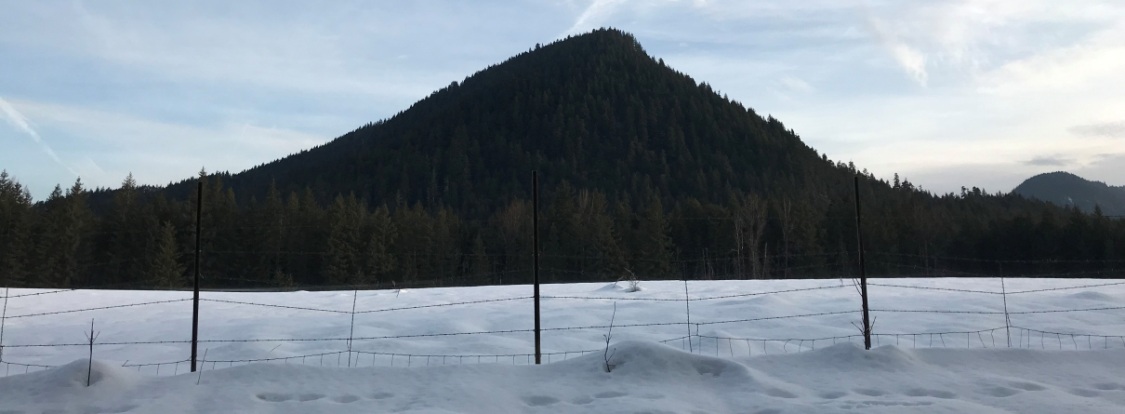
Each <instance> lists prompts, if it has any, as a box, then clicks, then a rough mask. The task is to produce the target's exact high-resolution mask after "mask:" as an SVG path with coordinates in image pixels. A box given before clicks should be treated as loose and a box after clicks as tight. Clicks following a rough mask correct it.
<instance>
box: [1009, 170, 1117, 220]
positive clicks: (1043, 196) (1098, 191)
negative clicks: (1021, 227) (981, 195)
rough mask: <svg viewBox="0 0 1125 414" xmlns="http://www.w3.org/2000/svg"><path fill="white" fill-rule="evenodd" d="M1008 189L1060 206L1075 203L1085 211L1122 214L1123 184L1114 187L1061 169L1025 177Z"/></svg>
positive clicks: (1073, 204)
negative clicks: (1025, 178)
mask: <svg viewBox="0 0 1125 414" xmlns="http://www.w3.org/2000/svg"><path fill="white" fill-rule="evenodd" d="M1012 192H1013V193H1016V194H1019V195H1022V196H1024V197H1028V198H1034V199H1038V200H1043V201H1048V202H1051V203H1054V204H1057V205H1060V206H1067V207H1069V206H1075V207H1078V208H1079V209H1081V210H1082V211H1085V212H1087V213H1092V212H1093V211H1094V207H1095V206H1097V207H1100V208H1101V211H1102V214H1105V215H1108V216H1125V186H1122V187H1114V186H1110V185H1107V184H1106V183H1103V182H1101V181H1090V180H1087V179H1085V178H1082V177H1079V176H1077V175H1074V174H1071V173H1068V172H1064V171H1057V172H1052V173H1045V174H1039V175H1036V176H1034V177H1031V178H1028V179H1027V180H1026V181H1024V182H1023V183H1020V185H1019V186H1017V187H1016V188H1015V189H1014V190H1012Z"/></svg>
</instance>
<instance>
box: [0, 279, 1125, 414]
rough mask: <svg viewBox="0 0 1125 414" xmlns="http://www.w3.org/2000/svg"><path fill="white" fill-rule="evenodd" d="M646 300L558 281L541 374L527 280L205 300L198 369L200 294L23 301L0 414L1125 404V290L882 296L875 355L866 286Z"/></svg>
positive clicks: (719, 289)
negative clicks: (863, 310)
mask: <svg viewBox="0 0 1125 414" xmlns="http://www.w3.org/2000/svg"><path fill="white" fill-rule="evenodd" d="M640 286H641V288H642V290H641V291H639V292H628V291H626V289H624V288H625V287H626V286H625V284H619V285H612V284H610V285H607V284H569V285H546V286H543V288H542V295H543V296H544V299H543V300H542V327H543V329H544V332H543V336H542V344H543V352H544V356H543V362H544V364H545V365H543V366H533V365H529V364H531V363H533V357H532V356H531V353H533V352H534V341H533V335H532V333H531V331H530V330H531V329H532V327H533V317H532V301H531V300H530V296H531V289H530V287H528V286H489V287H477V288H448V289H420V290H403V291H396V290H382V291H359V292H357V293H355V292H341V291H334V292H288V293H232V292H204V293H203V294H202V298H203V301H202V302H201V306H200V320H201V324H200V332H199V335H200V339H201V344H200V350H199V352H200V355H199V356H200V358H201V359H203V361H202V362H201V366H202V368H203V369H202V371H201V373H190V372H188V371H190V368H189V363H188V362H186V361H185V360H186V359H188V357H189V356H190V346H189V345H188V344H187V341H188V340H189V339H190V338H191V307H192V304H191V300H190V299H191V293H190V292H137V291H89V290H80V291H62V292H54V293H50V291H41V290H27V289H11V290H10V292H9V294H8V295H9V299H8V300H7V307H6V310H5V311H4V312H5V315H6V318H5V319H4V333H3V337H2V338H0V341H2V345H4V348H3V354H2V356H0V357H2V360H3V363H0V413H17V412H19V413H33V412H34V413H39V412H75V413H96V412H159V413H161V414H171V413H180V412H208V413H210V412H300V413H307V412H417V413H422V412H429V413H437V412H552V413H554V412H654V413H655V412H676V413H693V412H706V413H711V412H737V413H755V412H760V413H770V412H772V413H780V412H818V413H819V412H852V411H859V410H862V411H864V412H1031V413H1035V412H1040V413H1054V412H1060V411H1062V410H1064V409H1067V410H1072V409H1075V408H1078V409H1081V410H1083V412H1122V411H1123V410H1125V377H1123V376H1122V375H1121V374H1120V367H1121V366H1125V365H1123V363H1125V318H1123V316H1125V284H1122V282H1115V281H1107V280H1079V279H1070V280H1061V279H1053V280H1043V279H1040V280H1028V279H1007V280H1006V285H1005V286H1004V288H1005V290H1006V292H1007V293H1008V294H1007V295H1006V296H1005V295H1000V294H999V292H1001V285H1000V281H999V280H998V279H909V280H907V279H886V280H873V281H872V286H871V287H870V298H871V299H870V301H871V308H872V309H873V312H872V315H873V316H874V318H875V319H874V320H875V322H874V331H875V332H876V333H877V334H879V335H878V336H877V337H876V338H875V344H874V345H875V348H874V349H873V350H871V351H864V350H863V347H862V338H861V337H859V336H858V335H857V334H858V329H857V328H856V327H855V325H858V324H859V323H860V320H861V314H860V312H859V309H860V304H859V303H860V301H859V296H858V294H857V292H856V289H855V287H854V286H852V284H851V282H850V281H839V280H789V281H692V282H688V284H687V292H686V293H687V296H688V297H690V299H691V300H690V301H685V300H684V298H685V285H684V283H683V282H641V284H640ZM907 286H909V287H907ZM919 288H926V289H919ZM770 292H772V293H770ZM1005 299H1006V302H1007V303H1006V306H1007V311H1008V315H1009V317H1010V321H1011V323H1010V325H1011V327H1010V328H1008V327H1006V324H1005V314H1004V310H1005ZM353 301H354V302H353ZM152 302H156V303H152ZM140 303H150V304H146V305H139V306H122V305H131V304H140ZM353 303H354V309H355V312H354V313H353ZM262 305H268V306H262ZM615 306H616V312H615V310H614V308H615ZM689 307H690V323H689V322H688V318H689V312H688V308H689ZM90 308H102V309H97V310H88V311H78V310H82V309H90ZM71 311H77V312H71ZM353 318H354V324H353ZM91 319H93V322H94V331H95V332H96V333H97V340H96V342H95V346H94V351H93V352H94V362H93V372H92V375H91V382H92V385H91V386H90V387H89V388H87V387H86V379H87V375H88V370H87V367H88V362H87V360H86V359H85V358H86V357H87V355H88V354H87V353H88V352H89V349H88V347H87V346H85V345H81V344H82V343H85V342H86V336H85V335H86V334H88V331H89V329H90V323H91ZM611 320H612V321H613V325H614V326H613V330H612V336H611V345H610V347H609V350H608V353H609V355H610V358H609V363H610V364H611V365H613V366H614V369H613V371H612V372H608V373H607V372H605V365H606V362H605V357H604V355H605V352H606V349H605V348H606V344H605V335H606V334H608V333H609V328H608V325H609V324H610V321H611ZM689 331H690V333H691V337H690V339H688V338H685V337H687V336H688V333H689ZM349 338H352V340H351V341H349V340H348V339H349ZM1009 338H1010V342H1011V348H1009ZM137 342H144V343H141V344H137ZM43 345H50V346H43ZM349 349H350V352H349ZM591 351H592V352H591ZM204 357H205V358H204ZM267 359H268V360H269V361H268V362H251V361H253V360H267ZM20 364H26V365H20ZM40 365H42V366H53V367H54V368H50V369H45V368H39V367H38V366H40ZM349 366H351V368H348V367H349ZM25 372H26V373H25ZM200 374H202V375H200ZM4 375H7V376H4Z"/></svg>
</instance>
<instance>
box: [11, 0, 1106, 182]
mask: <svg viewBox="0 0 1125 414" xmlns="http://www.w3.org/2000/svg"><path fill="white" fill-rule="evenodd" d="M598 27H616V28H619V29H622V30H624V31H627V32H630V33H633V34H634V35H635V36H636V37H637V39H638V40H639V41H640V42H641V44H642V45H643V46H644V47H645V49H646V50H647V51H648V52H649V53H650V54H652V55H653V56H655V57H659V58H662V59H664V61H665V62H666V63H667V64H668V65H669V66H672V67H673V68H676V69H677V70H679V71H681V72H684V73H687V74H688V75H690V76H692V77H693V78H695V79H696V80H698V81H705V82H707V83H709V84H710V85H711V86H712V87H713V88H715V89H716V90H717V91H719V92H720V93H723V94H726V95H729V96H730V97H731V98H732V99H735V100H737V101H739V102H742V103H743V104H744V105H746V106H749V107H752V108H754V109H755V110H756V111H757V112H758V113H760V114H763V115H765V114H771V115H773V116H774V117H776V118H778V119H780V120H781V121H782V122H784V123H785V124H786V126H787V127H789V128H792V129H793V130H795V131H796V132H797V134H798V135H800V136H801V138H802V139H803V140H804V141H805V142H806V143H808V144H809V145H810V146H812V147H813V148H816V149H817V150H818V151H820V152H822V153H825V154H827V155H828V157H829V158H831V159H833V160H837V161H845V162H847V161H854V162H855V163H856V164H857V166H859V167H860V168H866V169H868V170H870V171H871V172H872V173H874V174H875V175H876V176H878V177H880V178H886V179H888V180H889V179H890V177H891V176H892V175H893V174H894V173H898V174H900V175H901V176H903V177H905V178H907V179H909V180H910V181H911V182H913V183H915V184H916V185H920V186H922V187H923V188H925V189H927V190H931V191H934V192H938V193H946V192H958V191H960V188H961V187H962V186H965V187H973V186H977V187H981V188H984V189H986V190H988V191H991V192H995V191H1004V192H1007V191H1010V190H1011V189H1012V188H1013V187H1014V186H1016V185H1017V184H1019V183H1020V182H1021V181H1022V180H1023V179H1025V178H1027V177H1030V176H1031V175H1034V174H1038V173H1042V172H1049V171H1056V170H1066V171H1070V172H1074V173H1076V174H1078V175H1081V176H1083V177H1086V178H1088V179H1093V180H1099V181H1105V182H1107V183H1109V184H1111V185H1125V2H1115V1H1083V0H1075V1H1069V2H1057V1H1044V0H1028V1H941V2H933V1H919V0H914V1H898V0H885V1H880V0H865V1H848V0H845V1H838V0H812V1H799V2H794V1H764V2H757V1H735V0H695V1H673V0H656V1H629V0H593V1H591V0H554V1H552V0H546V1H533V0H515V1H512V0H509V1H496V0H482V1H472V2H466V1H426V0H422V1H414V2H391V1H359V0H357V1H333V2H326V3H316V2H298V1H287V0H285V1H277V0H245V1H236V2H232V1H225V0H224V1H192V2H163V1H157V2H153V1H139V0H138V1H81V0H68V1H55V0H44V1H21V0H0V56H2V59H0V139H2V142H3V143H4V145H3V150H2V151H0V169H4V170H7V171H8V173H9V174H11V175H13V176H14V177H15V178H16V179H18V180H19V181H20V182H21V183H23V184H25V185H27V186H28V187H29V188H30V189H31V191H32V195H33V196H34V197H35V199H37V200H41V199H43V198H45V197H46V196H47V195H48V194H49V193H50V191H51V188H53V187H54V186H55V185H56V184H61V185H62V186H63V187H64V188H66V187H68V186H69V185H70V184H71V183H73V182H74V180H75V179H76V178H77V177H81V178H82V181H83V182H84V183H85V184H86V185H87V187H118V186H119V185H120V183H121V182H122V180H123V179H124V177H125V176H126V174H128V173H130V172H132V173H133V175H134V176H135V178H136V179H137V181H138V182H139V183H142V184H157V185H162V184H167V183H168V182H171V181H179V180H181V179H185V178H189V177H192V176H194V175H195V174H196V173H197V172H198V171H199V170H200V169H201V168H206V169H207V170H208V171H231V172H238V171H242V170H244V169H247V168H251V167H253V166H255V165H258V164H262V163H266V162H269V161H272V160H274V159H277V158H280V157H283V156H285V155H288V154H291V153H294V152H298V151H300V150H302V149H307V148H311V147H313V146H316V145H319V144H322V143H325V142H328V141H330V140H331V139H333V138H335V137H337V136H340V135H342V134H344V133H346V132H348V131H351V130H353V129H355V128H357V127H359V126H361V125H363V124H366V123H368V122H373V121H377V120H380V119H385V118H388V117H390V116H393V115H394V114H395V113H397V112H399V111H401V110H404V109H406V108H407V107H409V105H410V104H411V103H413V102H415V101H417V100H419V99H421V98H423V97H425V96H427V95H429V94H430V93H431V92H433V91H434V90H436V89H439V88H441V87H443V86H445V85H448V84H449V83H450V82H451V81H455V80H456V81H460V80H462V79H464V78H465V77H466V76H468V75H471V74H472V73H474V72H476V71H478V70H481V69H483V68H485V67H487V66H488V65H491V64H494V63H498V62H500V61H503V60H504V59H506V58H508V57H510V56H512V55H515V54H517V53H520V52H522V51H526V50H528V49H530V48H532V47H534V45H535V44H536V43H549V42H551V41H554V40H557V39H560V38H563V37H565V36H567V35H569V34H579V33H582V32H586V31H589V30H591V29H594V28H598Z"/></svg>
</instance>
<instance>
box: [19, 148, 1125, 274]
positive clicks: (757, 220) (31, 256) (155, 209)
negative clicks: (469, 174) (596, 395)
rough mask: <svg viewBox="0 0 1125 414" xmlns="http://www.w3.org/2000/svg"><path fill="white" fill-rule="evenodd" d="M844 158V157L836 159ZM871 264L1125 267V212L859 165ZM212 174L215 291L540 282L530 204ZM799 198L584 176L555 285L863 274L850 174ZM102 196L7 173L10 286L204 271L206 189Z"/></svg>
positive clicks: (208, 216) (1029, 270)
mask: <svg viewBox="0 0 1125 414" xmlns="http://www.w3.org/2000/svg"><path fill="white" fill-rule="evenodd" d="M841 168H847V167H846V166H841ZM857 174H858V175H859V176H860V177H861V179H862V183H863V185H862V186H861V188H862V190H861V192H860V201H861V202H862V203H863V204H864V212H865V215H866V216H867V219H865V220H864V222H863V224H862V228H863V234H864V237H865V244H866V247H867V249H868V250H869V253H868V257H869V258H868V263H869V268H868V270H869V274H873V275H887V276H971V275H998V274H1005V275H1008V276H1018V275H1024V276H1037V275H1053V276H1059V275H1062V276H1068V275H1069V276H1074V277H1112V275H1113V274H1114V272H1115V271H1117V270H1120V269H1121V268H1122V266H1121V265H1122V264H1125V220H1120V219H1113V218H1110V217H1106V216H1104V215H1102V214H1100V212H1097V211H1096V212H1095V213H1094V214H1085V213H1082V212H1081V211H1079V210H1077V209H1064V208H1059V207H1055V206H1052V205H1049V204H1046V203H1039V202H1034V201H1029V200H1024V199H1022V198H1020V197H1018V196H1013V195H1002V194H991V195H990V194H987V193H984V192H983V191H981V190H979V189H972V190H969V189H966V190H964V191H962V193H961V194H957V195H955V194H947V195H944V196H934V195H931V194H929V193H926V192H921V191H918V190H917V189H915V188H913V186H912V185H911V184H910V183H909V182H899V181H898V178H897V176H896V178H895V181H894V182H893V183H884V182H881V181H879V180H877V179H875V178H874V177H872V176H870V175H869V174H865V173H863V172H857ZM223 177H224V175H223V174H216V175H206V174H205V173H201V177H200V180H202V182H203V183H204V185H203V189H204V190H203V194H202V206H203V208H202V210H201V212H202V220H201V222H202V227H201V232H200V234H199V237H200V241H201V256H200V257H201V261H200V269H199V270H200V273H201V274H202V283H203V285H204V286H206V287H213V288H263V287H276V288H293V287H318V286H319V287H346V286H367V287H373V286H387V287H390V286H449V285H480V284H512V283H529V282H530V280H531V269H532V266H531V264H532V262H531V261H532V253H533V247H532V246H533V240H532V226H533V220H532V217H533V210H532V203H531V201H530V200H528V199H524V198H517V197H513V198H510V199H508V200H505V201H504V202H503V203H502V205H503V207H501V208H499V209H497V210H496V211H492V212H489V213H488V214H486V215H484V216H473V215H469V214H465V213H461V212H458V211H456V210H454V209H452V208H450V207H448V206H443V205H425V204H423V203H420V202H415V203H406V202H402V201H399V202H396V203H393V204H385V203H372V202H369V201H368V200H365V199H363V198H361V197H358V196H356V195H355V194H354V193H349V194H337V195H335V196H334V197H331V198H330V199H327V200H321V199H318V197H317V196H316V195H315V194H314V191H312V190H311V189H308V188H306V189H305V190H304V191H290V192H288V193H285V194H282V193H281V192H280V191H278V190H277V187H276V186H275V185H270V186H268V188H266V189H265V191H264V194H265V196H264V197H261V198H257V197H250V198H249V199H248V200H247V201H242V202H240V201H239V197H238V196H237V194H236V193H235V190H234V189H233V188H231V187H229V186H226V185H225V184H224V182H223ZM840 184H841V185H838V186H835V187H829V188H825V189H821V190H822V191H815V192H813V194H806V195H804V196H803V197H800V198H791V197H763V196H758V195H753V194H737V193H735V194H732V195H731V196H730V198H729V199H728V201H727V202H725V203H711V202H704V201H700V200H697V199H694V198H691V197H688V198H685V199H683V200H678V201H676V202H675V203H673V205H665V204H664V203H663V201H662V200H661V198H660V197H657V196H656V195H655V193H654V192H650V193H649V194H648V195H647V196H644V197H638V198H636V199H634V198H631V197H628V196H622V195H619V194H618V195H614V194H605V193H603V192H601V191H599V190H592V189H583V188H576V187H574V186H571V185H570V184H569V183H567V182H566V181H563V182H562V184H560V185H558V186H555V187H553V188H548V189H544V197H543V201H542V204H541V205H540V221H539V227H540V242H539V243H540V251H541V274H542V275H543V279H544V281H545V282H548V283H550V282H588V281H615V280H620V279H628V278H640V279H683V278H689V279H727V278H736V279H748V278H826V277H832V278H835V277H851V276H854V275H855V274H856V272H857V266H856V245H857V238H856V227H855V226H856V222H855V215H854V214H855V211H854V198H853V197H854V194H851V191H852V190H851V186H850V185H849V184H850V183H846V182H843V183H840ZM110 194H111V199H110V200H109V202H108V204H107V205H105V206H96V205H92V204H93V203H91V202H90V199H91V193H90V192H89V191H87V190H86V189H85V188H84V186H83V184H82V182H81V180H78V181H76V182H75V183H74V184H73V185H72V186H70V188H68V189H66V190H63V189H62V188H61V187H60V186H56V188H55V190H54V191H53V192H52V193H51V195H50V196H48V197H47V199H46V200H43V201H40V202H33V200H32V199H31V197H30V195H29V193H28V191H27V189H26V188H25V187H23V186H22V185H21V184H20V183H19V182H18V181H17V180H16V179H15V178H13V177H11V176H9V175H8V173H7V172H6V171H5V172H3V173H0V286H11V287H52V288H77V287H105V288H109V287H116V288H182V287H186V286H190V282H191V276H192V274H193V273H194V254H195V234H196V230H195V220H196V197H198V194H192V195H191V196H189V197H183V198H180V199H172V198H168V197H166V196H165V194H164V193H163V192H161V191H155V190H153V189H151V188H147V187H138V186H137V184H136V182H135V180H134V179H133V177H132V175H130V176H129V177H127V178H126V179H125V180H124V181H123V182H122V185H121V188H120V189H118V190H115V191H113V192H112V193H110Z"/></svg>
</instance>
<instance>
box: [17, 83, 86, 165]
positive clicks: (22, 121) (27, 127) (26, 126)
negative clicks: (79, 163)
mask: <svg viewBox="0 0 1125 414" xmlns="http://www.w3.org/2000/svg"><path fill="white" fill-rule="evenodd" d="M0 113H3V115H4V120H6V121H8V123H9V124H12V126H14V127H16V129H18V130H20V131H23V132H24V133H25V134H27V135H28V136H30V137H31V139H32V140H33V141H35V142H36V143H37V144H39V147H40V148H42V149H43V152H45V153H47V156H49V157H51V159H52V160H55V162H56V163H58V164H59V165H60V166H62V167H63V168H66V170H67V171H70V173H71V174H74V175H75V176H78V175H79V174H78V172H77V171H74V169H73V168H70V166H69V165H66V163H64V162H63V161H62V159H61V158H59V155H58V154H56V153H55V150H54V149H52V148H51V146H50V145H47V143H46V142H44V141H43V138H41V137H40V136H39V133H38V132H35V129H32V128H31V124H30V123H29V122H27V117H26V116H24V115H23V114H22V113H20V111H17V110H16V108H15V107H13V106H12V105H11V104H9V103H8V101H5V100H4V98H2V97H0Z"/></svg>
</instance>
